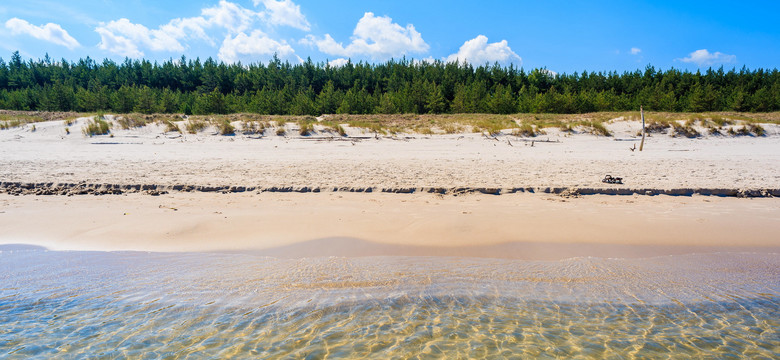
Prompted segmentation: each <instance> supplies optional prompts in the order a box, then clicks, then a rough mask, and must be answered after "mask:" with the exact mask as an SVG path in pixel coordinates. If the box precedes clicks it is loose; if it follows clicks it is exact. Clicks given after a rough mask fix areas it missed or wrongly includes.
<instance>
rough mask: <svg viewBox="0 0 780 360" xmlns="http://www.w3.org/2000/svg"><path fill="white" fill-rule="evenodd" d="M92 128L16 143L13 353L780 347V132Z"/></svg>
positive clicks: (10, 171)
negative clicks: (690, 134) (95, 131)
mask: <svg viewBox="0 0 780 360" xmlns="http://www.w3.org/2000/svg"><path fill="white" fill-rule="evenodd" d="M109 119H110V118H109ZM88 120H89V119H86V118H81V119H78V120H75V121H73V120H71V124H70V125H68V124H67V123H66V121H61V120H55V121H46V122H38V123H35V124H34V125H35V127H34V128H33V127H32V125H31V124H26V125H23V126H20V127H16V128H11V129H6V130H2V131H0V172H1V173H0V229H2V231H0V322H2V323H3V327H4V329H6V330H5V333H3V334H0V349H3V351H6V355H8V356H10V357H11V358H27V357H31V356H32V357H35V356H43V357H58V356H61V354H63V353H66V354H67V355H68V356H106V357H144V356H155V355H158V356H168V355H174V356H195V357H198V356H208V357H231V358H232V357H236V358H258V357H263V358H274V357H289V356H292V357H300V358H307V357H309V358H329V357H335V358H371V357H375V358H388V357H401V358H408V357H442V356H443V357H451V358H457V357H469V358H483V357H487V358H489V357H511V356H516V355H518V354H521V356H524V357H534V358H539V357H549V358H554V357H574V356H586V357H594V358H608V357H624V356H636V357H644V356H647V357H669V356H672V357H674V356H678V355H680V354H683V355H685V356H689V357H692V358H697V357H703V356H716V357H717V356H730V355H737V356H743V357H749V358H753V357H766V358H772V357H776V355H777V354H778V353H780V344H778V341H777V329H778V328H780V324H778V322H777V319H776V313H777V308H778V302H777V298H778V294H779V293H780V283H779V282H778V281H777V279H778V276H780V274H778V269H780V255H778V254H779V253H780V240H778V237H777V236H776V234H777V233H778V232H780V217H778V216H777V214H778V213H780V201H778V200H777V196H779V195H780V185H779V184H780V153H778V152H777V151H776V149H778V148H780V134H778V132H779V130H780V127H778V126H777V125H774V124H762V126H764V128H765V129H766V134H765V135H764V136H753V135H749V136H726V135H704V136H700V137H698V138H694V139H688V138H684V137H679V136H678V137H673V136H670V135H669V134H668V133H663V134H660V133H654V134H652V136H649V137H647V138H646V140H645V144H644V149H643V151H641V152H640V151H639V150H638V149H637V148H638V147H639V145H638V144H639V143H640V137H638V136H637V134H636V133H637V127H638V126H639V123H638V122H636V121H629V120H625V119H615V120H614V121H611V122H609V123H608V124H607V127H608V129H609V130H610V132H611V133H612V136H609V137H606V136H596V135H593V134H590V133H588V132H587V131H584V130H583V129H575V131H573V132H561V131H558V130H557V129H548V130H547V131H546V134H544V135H539V136H536V137H522V136H517V135H513V134H512V131H511V130H506V131H502V132H501V133H500V134H496V133H494V134H488V133H467V132H462V133H456V134H427V135H426V134H419V133H414V132H409V133H394V134H388V133H379V132H376V131H369V130H367V129H361V128H350V127H348V126H346V125H345V126H346V127H347V129H346V132H347V136H341V135H338V134H335V133H333V132H331V131H328V130H327V129H325V128H322V127H319V128H318V127H317V126H315V131H314V133H313V134H309V135H308V136H300V135H298V132H297V129H296V125H295V124H286V125H284V126H285V132H284V135H275V134H276V133H277V131H278V129H277V130H274V129H266V131H265V133H264V134H263V135H259V134H256V133H254V134H243V133H242V132H241V131H240V130H237V131H236V132H235V133H234V134H232V135H229V136H223V135H220V134H219V133H218V132H217V129H215V128H213V127H207V128H206V129H204V130H202V131H199V132H198V133H196V134H192V133H185V132H182V133H179V132H175V131H165V130H166V129H165V128H164V127H163V126H162V125H160V124H157V123H151V124H148V125H146V126H143V127H136V128H129V129H121V128H119V127H118V126H116V125H115V127H114V128H113V129H112V130H111V132H110V134H106V135H100V136H91V137H90V136H86V135H84V134H83V133H82V132H81V130H80V126H83V125H84V124H86V122H87V121H88ZM186 122H187V120H182V123H183V124H182V127H183V125H184V123H186ZM235 126H236V128H237V129H240V126H241V124H239V123H236V124H235ZM66 127H67V128H68V130H69V131H67V132H66V131H65V128H66ZM700 130H701V131H702V132H704V131H705V130H704V129H700ZM724 131H726V130H725V129H724ZM605 175H611V176H613V177H621V178H622V183H605V182H602V179H603V178H604V177H605Z"/></svg>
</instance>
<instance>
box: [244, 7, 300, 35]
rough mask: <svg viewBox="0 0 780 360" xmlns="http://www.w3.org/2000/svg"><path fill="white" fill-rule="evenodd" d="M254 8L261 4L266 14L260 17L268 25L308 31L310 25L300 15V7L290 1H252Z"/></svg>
mask: <svg viewBox="0 0 780 360" xmlns="http://www.w3.org/2000/svg"><path fill="white" fill-rule="evenodd" d="M254 2H255V6H257V5H260V4H263V6H265V8H266V12H264V13H261V14H260V16H261V17H262V18H263V19H264V20H266V21H267V22H268V23H269V24H271V25H275V26H289V27H292V28H295V29H299V30H303V31H309V30H310V25H309V21H307V20H306V17H305V16H303V14H302V13H301V7H300V6H298V5H296V4H295V3H293V2H292V1H291V0H278V1H277V0H254Z"/></svg>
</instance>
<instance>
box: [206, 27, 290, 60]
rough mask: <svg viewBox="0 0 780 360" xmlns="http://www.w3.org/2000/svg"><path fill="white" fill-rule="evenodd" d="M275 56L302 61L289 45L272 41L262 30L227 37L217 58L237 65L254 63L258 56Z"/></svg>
mask: <svg viewBox="0 0 780 360" xmlns="http://www.w3.org/2000/svg"><path fill="white" fill-rule="evenodd" d="M273 54H276V55H277V56H279V58H281V59H295V60H297V61H302V59H301V58H300V57H298V56H296V55H295V50H293V48H292V47H291V46H290V45H289V44H287V43H286V42H284V41H282V42H279V41H276V40H274V39H271V38H269V37H268V36H266V35H265V34H264V33H263V32H262V31H260V30H255V31H252V33H251V34H249V35H247V34H246V33H243V32H242V33H238V34H237V35H236V36H234V37H231V36H227V37H226V38H225V41H223V42H222V47H220V48H219V54H218V55H217V56H218V57H219V59H220V60H222V61H224V62H226V63H235V62H238V61H241V60H246V61H249V62H253V61H256V60H257V56H270V55H273Z"/></svg>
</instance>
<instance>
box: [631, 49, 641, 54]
mask: <svg viewBox="0 0 780 360" xmlns="http://www.w3.org/2000/svg"><path fill="white" fill-rule="evenodd" d="M641 52H642V49H640V48H636V47H632V48H631V55H639V53H641Z"/></svg>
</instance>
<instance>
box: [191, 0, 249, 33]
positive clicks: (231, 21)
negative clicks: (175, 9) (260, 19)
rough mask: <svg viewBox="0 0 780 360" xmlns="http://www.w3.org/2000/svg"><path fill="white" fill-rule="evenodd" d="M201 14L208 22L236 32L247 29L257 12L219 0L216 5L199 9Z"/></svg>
mask: <svg viewBox="0 0 780 360" xmlns="http://www.w3.org/2000/svg"><path fill="white" fill-rule="evenodd" d="M201 15H203V17H204V18H205V19H206V20H207V21H208V23H209V24H213V25H217V26H219V27H223V28H225V29H228V30H230V31H232V32H234V33H237V32H241V31H244V30H247V29H249V27H250V26H251V25H252V22H254V18H255V17H256V16H257V15H258V13H256V12H254V11H252V10H249V9H246V8H243V7H241V5H238V4H235V3H231V2H228V1H225V0H221V1H220V2H219V5H218V6H215V7H212V8H206V9H203V10H201Z"/></svg>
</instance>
